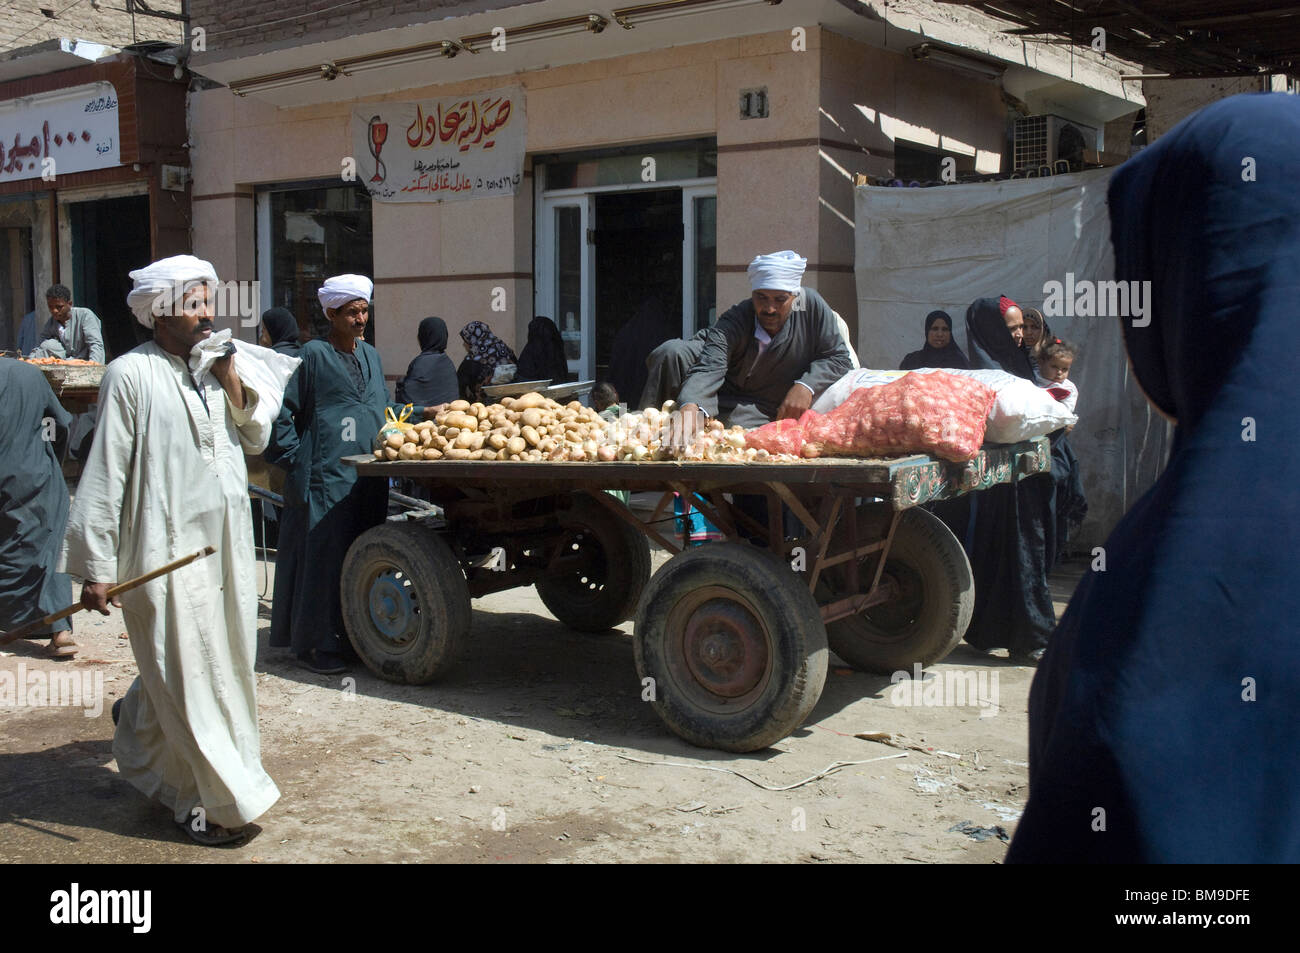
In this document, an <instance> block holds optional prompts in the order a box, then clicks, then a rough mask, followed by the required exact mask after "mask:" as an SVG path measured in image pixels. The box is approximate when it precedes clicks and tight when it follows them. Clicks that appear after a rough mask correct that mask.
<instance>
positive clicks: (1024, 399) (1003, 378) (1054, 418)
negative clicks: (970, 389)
mask: <svg viewBox="0 0 1300 953" xmlns="http://www.w3.org/2000/svg"><path fill="white" fill-rule="evenodd" d="M935 370H942V371H944V372H945V373H947V374H960V375H962V376H963V377H973V378H975V379H976V380H977V381H979V382H980V383H982V384H985V385H987V386H988V387H991V388H992V389H993V390H994V391H995V392H996V393H997V399H996V400H995V401H994V402H993V406H992V407H991V408H990V409H989V422H988V427H987V429H986V430H985V432H984V439H985V440H986V441H987V442H989V443H1017V442H1019V441H1021V440H1030V439H1032V438H1034V437H1042V436H1046V435H1047V434H1049V433H1053V432H1055V431H1057V430H1060V429H1061V428H1062V427H1072V426H1074V424H1076V423H1078V422H1079V418H1078V417H1076V416H1075V415H1074V414H1073V413H1071V412H1070V411H1071V407H1072V406H1073V401H1071V402H1070V406H1066V404H1065V403H1063V402H1061V401H1059V400H1057V399H1056V398H1055V397H1053V396H1052V395H1051V394H1050V393H1049V392H1048V391H1047V390H1045V389H1044V388H1042V387H1039V386H1037V385H1036V384H1034V382H1033V381H1027V380H1025V379H1024V378H1023V377H1016V376H1015V375H1014V374H1008V373H1007V372H1006V371H986V370H961V369H958V368H950V367H944V368H934V367H921V368H917V369H916V370H915V371H882V370H873V369H871V368H866V367H864V368H862V369H861V370H857V371H851V372H849V373H848V374H845V375H844V376H843V377H841V378H840V379H839V380H838V381H836V382H835V383H834V384H832V385H831V386H830V387H828V388H826V390H825V392H823V394H822V396H821V397H819V398H818V399H817V402H816V403H815V404H813V410H815V411H817V412H818V413H819V414H824V413H827V412H829V411H831V410H834V409H835V408H836V407H838V406H839V405H840V404H842V403H844V401H846V400H848V399H849V395H850V394H852V393H853V392H854V391H855V390H857V389H858V388H860V387H877V386H879V385H881V384H888V383H889V382H890V381H896V380H898V379H899V378H900V377H902V376H903V375H904V374H908V373H914V374H929V373H932V372H933V371H935ZM1053 386H1054V387H1055V386H1060V385H1055V384H1054V385H1053ZM1071 387H1072V385H1070V384H1069V382H1068V381H1067V382H1066V390H1070V389H1071ZM1072 396H1073V398H1075V399H1077V397H1078V389H1077V388H1073V393H1072Z"/></svg>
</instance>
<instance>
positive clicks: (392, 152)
mask: <svg viewBox="0 0 1300 953" xmlns="http://www.w3.org/2000/svg"><path fill="white" fill-rule="evenodd" d="M352 147H353V150H354V152H353V154H354V155H355V156H356V158H357V179H358V181H359V182H361V184H362V185H364V186H365V187H366V190H367V191H368V192H369V193H370V195H371V197H372V198H374V199H375V200H376V201H380V202H442V201H448V200H452V199H473V198H483V197H485V196H493V195H514V194H515V190H516V189H517V188H518V187H519V183H520V182H522V181H523V172H524V147H525V126H524V95H523V91H522V90H520V89H507V90H493V91H488V92H482V93H475V94H473V95H471V96H458V97H451V98H446V99H428V100H421V101H420V102H415V103H366V104H364V105H361V106H356V107H354V108H353V110H352Z"/></svg>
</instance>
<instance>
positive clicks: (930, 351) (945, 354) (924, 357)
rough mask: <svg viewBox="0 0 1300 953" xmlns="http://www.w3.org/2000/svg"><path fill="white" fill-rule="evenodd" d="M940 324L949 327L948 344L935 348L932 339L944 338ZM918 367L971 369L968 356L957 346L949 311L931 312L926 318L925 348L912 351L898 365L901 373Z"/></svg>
mask: <svg viewBox="0 0 1300 953" xmlns="http://www.w3.org/2000/svg"><path fill="white" fill-rule="evenodd" d="M938 322H942V324H943V326H945V327H947V329H948V342H947V343H946V344H943V345H941V346H939V347H935V346H934V345H933V344H931V343H930V341H931V339H932V338H942V335H941V334H940V333H939V332H940V330H941V328H936V327H935V324H936V323H938ZM932 332H933V333H932ZM918 367H950V368H954V367H955V368H957V369H959V370H965V369H966V368H968V367H970V362H969V361H968V360H966V355H965V354H963V353H962V349H961V348H959V347H958V346H957V341H956V339H955V338H954V337H953V334H952V318H950V317H949V316H948V312H947V311H931V312H930V313H929V314H927V315H926V316H925V347H923V348H921V349H920V350H919V351H912V352H911V353H910V354H908V355H907V356H906V357H905V358H903V360H902V362H901V363H900V364H899V365H898V369H899V370H900V371H914V370H916V369H917V368H918Z"/></svg>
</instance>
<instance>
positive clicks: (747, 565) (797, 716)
mask: <svg viewBox="0 0 1300 953" xmlns="http://www.w3.org/2000/svg"><path fill="white" fill-rule="evenodd" d="M714 586H717V587H723V588H726V589H730V590H733V591H734V592H735V593H736V594H737V595H739V596H740V599H739V601H740V602H741V603H742V604H744V605H746V606H747V608H748V610H749V611H750V612H751V613H752V614H753V615H754V616H756V617H757V618H758V619H759V620H760V621H761V622H762V624H763V625H764V626H765V628H766V630H767V632H768V639H767V648H768V659H769V668H768V671H769V672H770V675H769V676H768V681H767V684H766V685H765V686H764V687H763V689H762V693H761V695H760V696H759V697H758V698H756V699H754V700H753V701H752V702H750V703H749V704H748V705H746V706H745V707H744V708H742V709H740V710H738V711H736V712H735V713H730V714H724V713H718V712H715V711H709V710H707V709H704V708H701V707H700V706H699V705H698V704H697V703H696V702H695V701H694V700H693V699H692V698H691V697H690V696H689V695H688V694H687V693H686V692H683V691H682V690H681V688H680V686H679V685H678V684H677V682H676V680H675V677H674V675H673V673H672V670H671V668H670V666H669V664H668V659H667V653H668V652H669V651H672V646H673V642H674V639H673V633H670V632H668V631H667V628H668V619H669V615H670V614H671V612H672V608H673V606H674V605H675V604H676V603H677V602H678V600H681V599H683V598H686V597H689V596H690V595H691V594H692V593H693V592H695V591H697V590H699V589H701V588H704V587H714ZM774 642H775V643H776V644H773V643H774ZM633 649H634V653H635V657H636V670H637V676H638V678H639V679H641V683H642V685H643V686H644V685H646V684H648V683H646V682H645V679H647V678H653V679H654V682H653V685H654V688H655V694H654V697H653V699H652V701H651V704H652V705H653V706H654V709H655V711H656V712H657V713H658V715H659V717H660V718H662V719H663V721H664V723H665V724H666V725H668V727H669V728H671V729H672V730H673V731H674V732H676V733H677V734H678V735H680V736H681V737H682V738H684V739H686V740H687V741H689V742H690V743H691V744H694V745H699V746H700V747H704V748H719V749H721V750H723V751H740V752H745V751H758V750H760V749H762V748H766V747H768V746H769V745H772V744H774V743H776V742H778V741H780V740H781V739H782V738H785V737H787V736H788V735H789V734H790V733H791V732H792V731H794V730H795V729H796V728H798V727H799V726H800V725H801V724H803V722H804V721H805V720H806V719H807V718H808V716H809V715H810V714H811V713H812V710H813V708H814V707H816V705H817V700H818V699H819V698H820V697H821V693H822V688H823V687H824V686H825V684H826V669H827V663H828V659H827V655H828V653H827V650H826V627H825V626H824V625H823V624H822V621H821V614H820V612H819V611H818V608H817V603H816V601H815V600H814V599H813V597H812V593H810V592H809V591H808V586H807V584H806V583H804V582H801V581H800V577H799V576H798V575H796V574H795V573H794V572H793V571H792V570H791V568H790V567H789V565H787V564H786V563H784V562H782V561H781V560H780V559H778V558H777V557H775V556H773V555H772V554H771V553H769V552H767V551H766V550H763V549H759V548H757V547H754V546H750V545H748V544H745V543H707V544H705V545H704V546H700V547H698V548H694V549H690V550H687V551H686V552H684V553H681V554H679V555H677V556H674V557H673V558H672V559H670V560H669V561H668V564H667V565H666V566H663V567H662V568H661V569H660V570H659V571H658V572H657V573H656V574H655V577H654V578H653V579H652V580H651V581H650V585H649V586H647V587H646V590H645V593H644V594H643V595H642V597H641V605H640V606H639V608H638V610H637V619H636V629H635V634H634V638H633ZM696 690H698V687H697V689H696ZM714 697H715V698H718V701H719V703H725V702H726V700H725V699H722V698H720V697H719V696H716V695H715V696H714Z"/></svg>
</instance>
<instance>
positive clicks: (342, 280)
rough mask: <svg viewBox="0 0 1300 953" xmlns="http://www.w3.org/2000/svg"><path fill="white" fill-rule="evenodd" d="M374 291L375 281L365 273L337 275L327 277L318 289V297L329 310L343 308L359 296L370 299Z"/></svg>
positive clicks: (322, 305) (323, 306)
mask: <svg viewBox="0 0 1300 953" xmlns="http://www.w3.org/2000/svg"><path fill="white" fill-rule="evenodd" d="M374 293H375V283H374V282H373V281H371V280H370V279H369V278H367V277H366V276H365V275H335V276H334V277H333V278H326V279H325V284H323V285H322V286H321V287H320V288H319V289H318V290H317V292H316V297H317V298H318V299H320V306H321V307H322V308H324V309H325V310H326V311H328V310H329V309H330V308H341V307H343V306H344V305H345V304H347V303H348V302H349V301H356V300H357V299H358V298H363V299H365V300H366V301H369V300H370V299H371V297H372V296H373V295H374Z"/></svg>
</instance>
